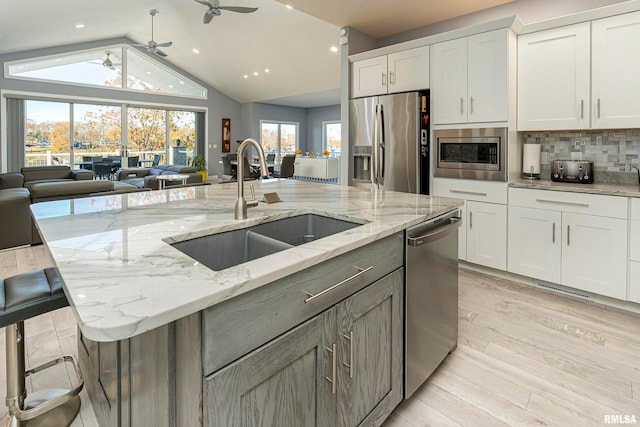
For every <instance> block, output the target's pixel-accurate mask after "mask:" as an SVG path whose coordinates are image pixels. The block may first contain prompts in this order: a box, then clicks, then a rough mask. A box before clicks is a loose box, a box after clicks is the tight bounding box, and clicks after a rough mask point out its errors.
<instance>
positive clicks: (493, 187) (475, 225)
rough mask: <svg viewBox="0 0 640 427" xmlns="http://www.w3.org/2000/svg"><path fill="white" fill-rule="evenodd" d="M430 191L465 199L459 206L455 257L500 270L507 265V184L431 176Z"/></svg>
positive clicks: (437, 194) (434, 193) (435, 194)
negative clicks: (459, 221)
mask: <svg viewBox="0 0 640 427" xmlns="http://www.w3.org/2000/svg"><path fill="white" fill-rule="evenodd" d="M433 195H434V196H442V197H452V198H456V199H464V200H465V204H464V206H462V207H460V208H459V209H460V217H461V218H462V221H463V222H462V226H461V227H460V229H459V231H458V258H459V259H461V260H463V261H469V262H472V263H474V264H480V265H484V266H486V267H491V268H496V269H499V270H506V269H507V184H506V183H505V182H493V181H480V180H467V179H454V178H434V180H433Z"/></svg>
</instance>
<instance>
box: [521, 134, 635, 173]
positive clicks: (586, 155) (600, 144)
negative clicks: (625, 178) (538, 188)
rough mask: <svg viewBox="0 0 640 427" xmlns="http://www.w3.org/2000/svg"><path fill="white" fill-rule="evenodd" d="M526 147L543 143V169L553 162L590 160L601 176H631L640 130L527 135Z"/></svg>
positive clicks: (541, 160)
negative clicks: (606, 174) (628, 174)
mask: <svg viewBox="0 0 640 427" xmlns="http://www.w3.org/2000/svg"><path fill="white" fill-rule="evenodd" d="M524 141H525V143H531V142H540V144H541V156H540V166H541V167H542V168H544V169H546V168H550V165H551V162H552V161H553V160H589V161H592V162H593V163H594V167H595V170H596V171H600V172H631V171H635V169H632V168H631V166H632V165H633V166H636V167H638V158H639V157H640V130H639V129H631V130H616V131H613V130H606V131H582V132H577V131H563V132H525V133H524Z"/></svg>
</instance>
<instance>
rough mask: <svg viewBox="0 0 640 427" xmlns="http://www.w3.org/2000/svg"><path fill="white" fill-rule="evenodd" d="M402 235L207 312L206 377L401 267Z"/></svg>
mask: <svg viewBox="0 0 640 427" xmlns="http://www.w3.org/2000/svg"><path fill="white" fill-rule="evenodd" d="M403 236H404V233H403V232H400V233H396V234H394V235H392V236H389V237H386V238H384V239H382V240H379V241H376V242H373V243H371V244H369V245H366V246H364V247H362V248H359V249H356V250H354V251H351V252H348V253H346V254H344V255H341V256H339V257H335V258H333V259H330V260H328V261H325V262H323V263H321V264H319V265H316V266H314V267H310V268H307V269H305V270H302V271H300V272H298V273H295V274H292V275H291V276H287V277H285V278H283V279H281V280H277V281H275V282H273V283H271V284H268V285H265V286H262V287H260V288H258V289H256V290H253V291H251V292H248V293H246V294H243V295H240V296H238V297H236V298H233V299H230V300H228V301H225V302H223V303H221V304H218V305H215V306H213V307H210V308H208V309H206V310H204V311H203V315H202V323H203V325H202V328H203V351H204V354H203V359H204V362H203V363H204V372H205V375H208V374H210V373H211V372H214V371H216V370H218V369H220V368H221V367H223V366H225V365H227V364H228V363H230V362H232V361H233V360H235V359H237V358H238V357H240V356H242V355H243V354H246V353H248V352H249V351H251V350H253V349H255V348H257V347H259V346H260V345H262V344H264V343H266V342H268V341H270V340H272V339H273V338H275V337H276V336H278V335H280V334H282V333H283V332H285V331H287V330H289V329H291V328H293V327H295V326H296V325H299V324H300V323H302V322H303V321H305V320H306V319H309V318H311V317H312V316H315V315H316V314H318V313H320V312H322V311H323V310H325V309H327V308H328V307H330V306H332V305H334V304H336V303H337V302H339V301H341V300H343V299H344V298H346V297H348V296H350V295H352V294H353V293H354V292H356V291H358V290H360V289H362V288H364V287H365V286H367V285H369V284H370V283H373V282H374V281H376V280H377V279H379V278H381V277H383V276H385V275H387V274H389V273H390V272H392V271H394V270H396V269H397V268H399V267H402V265H403V263H404V237H403ZM368 267H373V268H371V269H370V270H369V271H367V272H365V273H363V274H361V275H359V276H357V277H355V278H354V279H352V280H349V281H348V282H346V283H344V285H342V286H340V287H337V288H335V289H334V290H332V291H329V292H327V293H326V294H324V295H322V296H319V297H318V298H316V299H314V300H313V301H310V302H308V303H305V299H307V298H308V294H314V295H315V294H318V293H319V292H322V291H324V290H326V289H328V288H330V287H331V286H333V285H335V284H337V283H340V282H341V281H344V280H345V279H348V278H350V277H352V276H354V275H355V274H356V273H358V272H359V270H358V268H362V269H366V268H368Z"/></svg>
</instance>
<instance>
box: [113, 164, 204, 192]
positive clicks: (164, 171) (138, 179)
mask: <svg viewBox="0 0 640 427" xmlns="http://www.w3.org/2000/svg"><path fill="white" fill-rule="evenodd" d="M196 171H197V169H196V168H194V167H192V166H181V165H157V166H153V167H150V168H131V169H120V170H119V171H118V172H117V173H116V180H118V181H121V182H125V183H127V184H131V185H135V186H136V187H138V188H150V189H153V190H157V189H158V188H159V185H158V184H159V183H158V176H159V175H175V174H180V175H188V178H187V184H198V183H202V175H200V174H198V173H196ZM179 184H182V181H180V180H177V181H167V182H166V186H167V187H169V186H174V185H179Z"/></svg>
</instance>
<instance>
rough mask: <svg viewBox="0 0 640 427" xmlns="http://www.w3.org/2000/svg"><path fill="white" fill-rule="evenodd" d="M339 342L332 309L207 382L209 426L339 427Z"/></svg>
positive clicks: (211, 377) (215, 374)
mask: <svg viewBox="0 0 640 427" xmlns="http://www.w3.org/2000/svg"><path fill="white" fill-rule="evenodd" d="M230 327H231V326H230ZM335 342H336V341H335V310H334V309H332V310H329V311H328V312H325V313H324V314H321V315H319V316H317V317H315V318H313V319H311V320H310V321H308V322H307V323H304V324H303V325H301V326H299V327H297V328H296V329H294V330H292V331H291V332H288V333H286V334H285V335H283V336H282V337H280V338H277V339H275V340H273V341H271V342H270V343H269V344H266V345H265V346H263V347H261V348H259V349H257V350H255V351H254V352H252V353H249V354H248V355H246V356H244V357H243V358H241V359H239V360H238V361H236V362H234V363H232V364H231V365H229V366H228V367H226V368H223V369H222V370H220V371H218V372H217V373H214V374H212V375H211V376H209V377H207V379H206V384H205V391H206V398H205V402H207V411H205V412H206V413H207V415H206V418H207V420H206V423H207V425H209V426H248V425H260V426H291V427H295V426H334V425H335V394H333V393H332V383H330V382H329V380H332V381H335V380H336V378H335V377H334V376H333V371H334V368H333V365H334V364H333V348H334V347H333V344H334V343H335ZM336 357H337V354H336ZM336 363H337V360H336ZM336 366H337V365H336ZM327 378H328V379H327ZM336 385H337V383H336Z"/></svg>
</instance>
